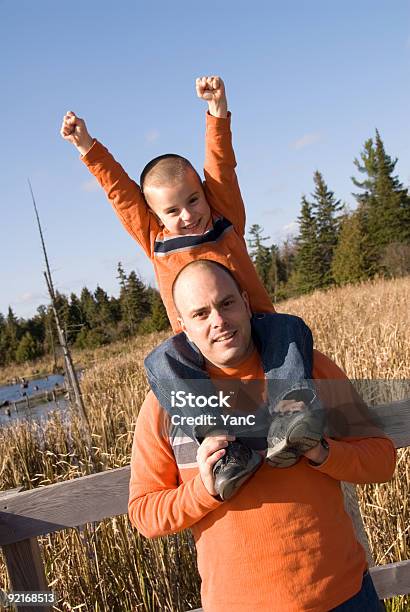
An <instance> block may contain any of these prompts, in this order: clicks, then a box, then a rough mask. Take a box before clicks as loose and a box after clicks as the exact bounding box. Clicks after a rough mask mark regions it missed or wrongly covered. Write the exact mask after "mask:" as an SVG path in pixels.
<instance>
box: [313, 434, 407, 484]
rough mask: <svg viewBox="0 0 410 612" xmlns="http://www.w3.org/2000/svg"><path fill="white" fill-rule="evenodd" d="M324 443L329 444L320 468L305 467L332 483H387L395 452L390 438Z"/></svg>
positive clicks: (392, 469) (391, 471) (393, 467)
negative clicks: (340, 481)
mask: <svg viewBox="0 0 410 612" xmlns="http://www.w3.org/2000/svg"><path fill="white" fill-rule="evenodd" d="M326 440H327V442H328V444H329V454H328V457H327V459H326V461H324V462H323V463H321V464H320V465H315V466H314V465H312V464H309V465H311V467H312V469H314V470H318V471H319V472H323V473H324V474H327V475H328V476H331V478H334V479H335V480H344V481H346V482H351V483H354V484H370V483H376V482H387V481H388V480H390V479H391V478H392V476H393V474H394V470H395V467H396V448H395V446H394V444H393V442H392V441H391V440H390V438H363V439H360V440H332V439H330V438H326Z"/></svg>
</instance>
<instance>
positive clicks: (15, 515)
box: [0, 400, 410, 546]
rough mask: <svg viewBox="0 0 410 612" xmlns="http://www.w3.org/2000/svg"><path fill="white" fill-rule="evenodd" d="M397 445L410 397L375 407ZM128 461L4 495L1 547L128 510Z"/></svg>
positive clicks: (409, 429) (408, 419)
mask: <svg viewBox="0 0 410 612" xmlns="http://www.w3.org/2000/svg"><path fill="white" fill-rule="evenodd" d="M371 410H372V411H374V413H375V415H376V417H377V418H379V420H380V423H381V426H382V427H383V429H384V431H385V432H386V433H387V434H388V435H390V436H391V437H392V439H393V440H394V442H395V444H396V446H397V447H401V446H410V401H409V400H402V401H399V402H394V403H392V404H386V405H380V406H376V407H374V408H371ZM129 478H130V468H129V466H127V467H125V468H119V469H116V470H109V471H106V472H101V473H99V474H92V475H91V476H83V477H82V478H77V479H75V480H70V481H67V482H61V483H58V484H55V485H49V486H46V487H40V488H37V489H33V490H31V491H23V492H21V493H15V494H13V495H10V496H9V497H8V498H7V500H6V501H4V503H2V498H1V497H0V546H1V545H3V544H10V543H12V542H18V541H19V540H25V539H27V538H31V537H35V536H39V535H43V534H46V533H52V532H54V531H58V530H60V529H66V528H67V527H76V526H77V525H83V524H84V523H88V522H94V521H101V520H102V519H103V518H108V517H111V516H116V515H118V514H125V513H126V512H127V503H128V484H129Z"/></svg>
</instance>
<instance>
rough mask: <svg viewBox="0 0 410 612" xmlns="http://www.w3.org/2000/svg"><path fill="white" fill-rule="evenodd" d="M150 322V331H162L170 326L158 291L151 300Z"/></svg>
mask: <svg viewBox="0 0 410 612" xmlns="http://www.w3.org/2000/svg"><path fill="white" fill-rule="evenodd" d="M150 320H151V321H150V323H151V327H152V331H163V330H164V329H168V327H169V326H170V324H169V319H168V315H167V311H166V310H165V306H164V303H163V301H162V299H161V296H160V294H159V293H158V291H155V292H154V293H153V295H152V298H151V317H150Z"/></svg>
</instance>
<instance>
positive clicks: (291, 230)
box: [280, 221, 299, 238]
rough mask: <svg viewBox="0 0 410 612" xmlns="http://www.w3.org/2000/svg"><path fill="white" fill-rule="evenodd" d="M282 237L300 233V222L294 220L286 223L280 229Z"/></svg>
mask: <svg viewBox="0 0 410 612" xmlns="http://www.w3.org/2000/svg"><path fill="white" fill-rule="evenodd" d="M280 233H281V236H282V238H288V237H290V236H295V235H296V234H298V233H299V223H298V222H297V221H292V222H291V223H288V224H287V225H284V226H283V227H282V229H281V230H280Z"/></svg>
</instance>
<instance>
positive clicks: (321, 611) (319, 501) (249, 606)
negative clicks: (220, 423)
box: [129, 353, 395, 612]
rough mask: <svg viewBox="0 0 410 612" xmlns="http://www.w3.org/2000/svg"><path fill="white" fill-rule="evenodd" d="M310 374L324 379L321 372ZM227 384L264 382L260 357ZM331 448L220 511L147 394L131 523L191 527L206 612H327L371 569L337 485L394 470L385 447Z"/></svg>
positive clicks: (264, 480) (134, 463)
mask: <svg viewBox="0 0 410 612" xmlns="http://www.w3.org/2000/svg"><path fill="white" fill-rule="evenodd" d="M329 364H330V362H329ZM329 364H328V365H329ZM332 368H333V370H332ZM328 369H330V370H331V372H330V374H329V377H332V378H334V379H336V378H341V377H342V376H343V374H342V373H341V370H339V369H338V368H337V366H329V368H328ZM210 374H211V376H214V375H215V371H214V370H212V371H210ZM226 374H227V372H225V373H224V372H223V371H219V377H223V376H224V375H226ZM314 374H315V376H318V375H319V376H321V375H322V374H323V373H322V372H320V366H319V371H318V369H317V368H315V370H314ZM229 375H231V376H232V375H234V376H235V375H236V376H237V377H241V378H245V377H246V378H249V377H251V378H263V372H262V368H261V363H260V359H259V355H258V354H257V353H254V354H253V356H251V358H249V359H248V360H247V361H246V362H245V363H244V364H241V367H240V368H238V369H237V370H236V371H235V372H233V371H232V370H229ZM328 443H329V447H330V453H329V456H328V458H327V460H326V461H325V462H324V463H323V464H321V465H320V466H317V467H316V466H313V465H311V464H310V463H309V461H308V460H307V459H306V458H304V457H303V458H302V459H301V460H300V461H299V462H298V463H297V464H296V465H294V466H292V467H290V468H286V469H278V468H272V467H270V466H269V465H267V464H264V465H263V466H262V467H261V468H260V470H259V471H258V472H257V473H256V474H255V475H254V476H253V477H252V478H251V479H250V480H249V481H248V482H247V483H246V484H245V485H244V486H243V487H242V488H241V489H240V491H239V492H238V494H237V495H236V496H235V497H234V498H232V499H231V500H229V501H226V502H220V501H218V500H217V499H215V498H214V497H213V496H211V495H210V494H209V493H208V491H207V490H206V489H205V487H204V485H203V483H202V480H201V477H200V475H199V471H198V468H197V465H196V450H197V443H196V442H194V441H193V440H191V439H189V438H186V437H184V436H183V435H181V431H178V430H175V429H174V430H173V429H171V430H170V429H169V421H168V416H167V414H165V411H163V410H162V409H161V407H160V406H159V404H158V402H157V400H156V398H155V397H154V395H153V393H152V392H150V393H149V394H148V396H147V398H146V400H145V402H144V404H143V406H142V408H141V411H140V414H139V416H138V420H137V426H136V430H135V436H134V443H133V449H132V460H131V482H130V498H129V516H130V519H131V522H132V523H133V524H134V525H135V526H136V527H137V529H138V530H139V531H140V532H141V533H142V534H144V535H145V536H147V537H156V536H161V535H167V534H170V533H173V532H176V531H179V530H182V529H185V528H187V527H191V528H192V532H193V535H194V538H195V542H196V547H197V554H198V568H199V572H200V575H201V578H202V589H201V596H202V605H203V608H204V610H205V612H226V610H235V612H249V611H250V610H256V611H257V612H327V611H328V610H330V609H331V608H333V607H335V606H337V605H339V604H340V603H342V602H344V601H345V600H347V599H349V598H350V597H352V596H353V595H354V594H355V593H357V592H358V591H359V590H360V586H361V581H362V575H363V572H364V571H365V569H366V567H367V564H366V558H365V553H364V550H363V548H362V547H361V545H360V544H359V543H358V542H357V540H356V537H355V533H354V529H353V525H352V522H351V519H350V517H349V516H348V515H347V514H346V512H345V509H344V503H343V495H342V492H341V489H340V481H341V480H345V481H348V482H354V483H361V484H363V483H369V482H384V481H386V480H389V479H390V478H391V477H392V474H393V472H394V467H395V448H394V446H393V444H392V442H391V441H390V440H389V439H387V438H367V439H356V440H349V441H335V440H332V439H328Z"/></svg>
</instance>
